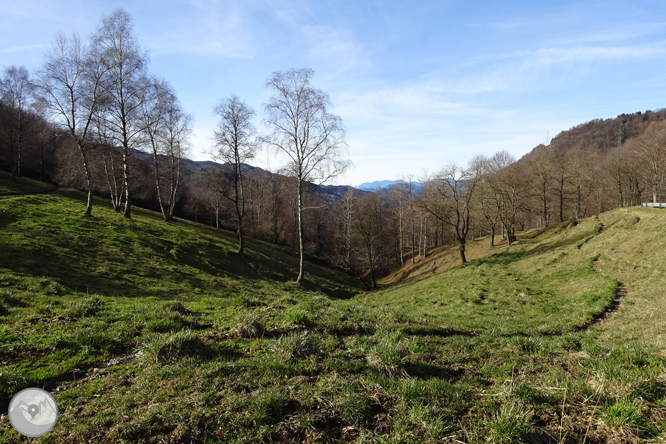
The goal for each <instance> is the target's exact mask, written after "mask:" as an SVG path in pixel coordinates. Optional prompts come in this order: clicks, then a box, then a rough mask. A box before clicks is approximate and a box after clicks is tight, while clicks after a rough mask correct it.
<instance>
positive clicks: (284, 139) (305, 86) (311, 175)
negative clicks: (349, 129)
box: [265, 69, 349, 283]
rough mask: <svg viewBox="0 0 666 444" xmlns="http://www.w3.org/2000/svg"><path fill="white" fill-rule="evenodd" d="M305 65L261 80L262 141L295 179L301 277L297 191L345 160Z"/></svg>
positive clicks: (332, 119) (335, 120) (340, 133)
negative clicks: (265, 131) (264, 98)
mask: <svg viewBox="0 0 666 444" xmlns="http://www.w3.org/2000/svg"><path fill="white" fill-rule="evenodd" d="M313 75H314V72H313V71H312V70H311V69H298V70H296V69H291V70H289V71H287V72H276V73H273V74H272V75H271V76H270V77H269V79H268V82H267V84H266V86H267V87H268V88H269V89H270V90H271V91H272V93H273V95H272V96H271V98H270V100H269V101H268V103H267V104H266V106H265V112H266V118H265V123H266V124H267V125H268V127H269V129H270V133H269V135H268V137H266V138H265V142H266V144H267V145H268V146H272V147H274V148H275V149H276V150H277V151H279V152H282V153H284V154H285V155H286V156H287V157H288V158H289V165H288V169H289V172H290V174H291V175H292V176H293V177H294V178H295V179H296V187H297V199H298V237H299V250H300V271H299V274H298V278H297V279H296V282H299V283H300V282H301V280H302V279H303V209H304V208H303V192H304V191H305V186H306V184H307V183H314V184H322V183H324V182H326V181H327V180H329V179H331V178H332V177H335V176H337V175H339V174H341V173H342V172H343V171H344V170H345V169H346V168H347V167H348V166H349V161H348V160H347V159H346V158H344V157H343V153H344V151H345V148H346V147H347V144H346V143H345V140H344V136H345V130H344V127H343V126H342V120H341V119H340V117H338V116H336V115H333V114H330V113H329V112H328V109H327V108H329V107H330V106H331V100H330V98H329V97H328V95H327V94H324V93H323V92H322V91H320V90H318V89H314V88H313V87H312V86H311V85H310V79H311V78H312V76H313Z"/></svg>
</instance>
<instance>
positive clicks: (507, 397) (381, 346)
mask: <svg viewBox="0 0 666 444" xmlns="http://www.w3.org/2000/svg"><path fill="white" fill-rule="evenodd" d="M7 183H9V185H6V184H7ZM0 185H1V186H2V187H3V188H2V190H3V193H5V188H4V187H8V188H7V189H6V194H12V193H14V194H20V192H21V191H22V190H21V189H12V186H13V185H12V183H11V182H7V181H0ZM23 192H26V191H25V190H23ZM28 192H29V191H28ZM95 204H96V207H95V208H94V209H93V215H94V217H92V218H84V217H83V211H84V208H85V196H84V195H83V194H82V193H78V192H73V191H63V192H58V193H49V194H41V195H31V196H24V197H20V198H18V199H11V200H4V201H0V406H1V407H2V412H3V413H4V415H3V417H2V419H1V420H0V441H2V442H23V441H22V438H21V437H20V435H18V433H16V432H15V431H14V430H13V429H12V428H11V426H10V424H9V421H8V419H7V417H6V409H7V405H8V402H9V400H10V399H11V397H12V396H13V394H15V393H16V392H18V391H19V390H21V389H23V388H26V387H42V388H45V389H46V390H49V391H51V392H52V393H53V394H54V396H55V398H56V401H57V402H58V406H59V409H60V417H59V420H58V423H57V425H56V427H55V428H54V429H53V430H52V431H51V432H49V433H48V434H47V435H46V436H44V437H42V438H35V439H32V442H49V443H52V442H53V443H72V442H74V443H78V442H81V443H83V442H95V443H123V442H124V443H135V442H142V443H176V442H211V443H218V442H219V443H258V442H265V443H269V442H281V443H303V442H306V443H336V442H340V443H342V442H350V443H351V442H353V443H361V442H363V443H365V442H368V443H457V442H464V443H482V442H483V443H486V442H498V443H510V442H533V443H550V442H552V443H577V442H587V443H605V442H618V443H619V442H664V441H665V440H666V433H665V432H664V430H665V429H666V310H664V307H665V306H666V291H664V284H665V283H666V261H665V260H664V257H665V256H664V253H663V252H664V251H666V237H665V236H664V235H663V234H664V233H665V232H666V212H661V211H659V210H651V209H636V208H633V209H621V210H616V211H613V212H609V213H606V214H602V215H601V216H600V217H599V218H598V219H595V218H589V219H585V220H581V221H578V222H577V223H572V222H567V223H564V224H560V225H556V226H553V227H550V228H548V229H545V230H533V231H530V232H527V233H523V234H522V236H521V235H519V241H518V242H517V243H516V244H514V245H511V246H506V245H501V246H498V247H495V248H492V249H491V248H489V247H487V245H486V244H487V243H488V239H481V240H478V241H476V242H472V245H471V249H472V250H473V251H475V253H474V254H472V256H471V257H473V258H474V259H473V260H471V261H470V262H469V263H468V264H466V265H464V266H460V265H457V264H458V262H457V261H456V260H455V257H456V256H455V255H456V254H457V253H456V252H455V250H447V249H441V250H437V251H434V252H432V253H431V257H429V258H426V259H425V260H423V261H422V262H420V263H418V264H416V265H409V264H408V265H406V266H405V268H404V269H402V270H398V271H397V272H396V273H395V274H393V275H392V276H389V277H388V278H387V279H386V280H385V281H384V282H383V283H382V285H381V286H380V289H379V290H378V291H374V292H363V289H362V288H361V287H362V286H361V285H359V283H358V281H357V280H355V279H353V278H351V277H349V276H347V275H345V274H343V273H340V272H337V271H334V270H331V269H327V268H323V267H320V266H317V265H314V264H308V265H307V267H306V271H307V272H308V273H309V274H308V282H307V283H306V284H305V285H302V286H301V287H297V286H295V285H294V283H293V279H294V278H295V276H296V274H297V270H298V258H297V254H296V253H295V252H293V251H291V250H289V249H285V248H280V247H276V246H272V245H269V244H265V243H262V242H258V241H253V240H248V244H247V254H246V255H245V256H238V255H237V254H235V245H234V240H235V239H234V237H233V235H231V234H229V233H226V232H224V231H220V230H214V229H211V228H207V227H203V226H200V225H197V224H193V223H189V222H185V221H175V222H173V223H170V224H166V223H164V222H162V221H161V217H160V216H159V214H156V213H152V212H149V211H145V210H140V209H136V210H135V211H134V213H133V219H132V220H130V221H127V220H123V218H122V215H121V214H118V213H114V212H113V211H112V210H111V209H109V208H108V207H109V205H108V204H107V202H106V201H103V200H96V201H95Z"/></svg>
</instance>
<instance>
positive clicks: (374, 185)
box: [355, 180, 421, 191]
mask: <svg viewBox="0 0 666 444" xmlns="http://www.w3.org/2000/svg"><path fill="white" fill-rule="evenodd" d="M399 183H406V182H405V181H404V180H375V181H374V182H365V183H362V184H361V185H359V186H357V187H355V188H356V189H357V190H363V191H377V190H385V189H387V188H390V187H392V186H393V185H397V184H399ZM412 185H413V186H414V188H415V189H417V190H420V189H421V184H420V183H419V182H412Z"/></svg>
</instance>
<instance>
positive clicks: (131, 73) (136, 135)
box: [93, 9, 148, 218]
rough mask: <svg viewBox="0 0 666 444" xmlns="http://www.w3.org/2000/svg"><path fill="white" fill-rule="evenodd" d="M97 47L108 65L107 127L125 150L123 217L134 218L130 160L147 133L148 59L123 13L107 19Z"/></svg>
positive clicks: (116, 13)
mask: <svg viewBox="0 0 666 444" xmlns="http://www.w3.org/2000/svg"><path fill="white" fill-rule="evenodd" d="M93 42H94V45H95V46H96V47H97V48H98V51H99V52H100V54H101V56H102V58H103V60H104V63H105V71H106V73H105V75H104V77H103V80H104V83H103V85H104V99H105V101H104V104H105V108H104V113H103V114H102V116H103V118H104V119H105V120H106V122H105V125H106V126H107V128H108V129H109V133H110V134H111V135H112V140H113V144H114V145H117V146H119V147H121V148H122V159H123V187H124V190H125V209H124V211H123V216H124V217H125V218H130V217H131V211H132V199H131V194H130V157H131V156H132V149H136V148H138V145H139V143H140V142H139V139H140V136H141V135H142V132H143V129H144V128H143V126H142V122H141V118H140V108H141V104H142V102H143V100H145V94H144V88H146V87H147V86H148V82H146V81H145V80H144V79H145V76H146V71H145V66H146V62H147V57H146V55H145V54H143V53H142V52H141V50H140V48H139V44H138V41H137V39H136V37H135V36H134V33H133V24H132V18H131V17H130V15H129V14H128V13H127V12H126V11H125V10H123V9H117V10H116V11H115V12H113V13H112V14H111V15H108V16H104V17H103V18H102V23H101V25H100V27H99V28H98V30H97V32H96V34H95V35H94V36H93Z"/></svg>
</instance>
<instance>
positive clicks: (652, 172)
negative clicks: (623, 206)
mask: <svg viewBox="0 0 666 444" xmlns="http://www.w3.org/2000/svg"><path fill="white" fill-rule="evenodd" d="M630 149H631V152H632V154H633V156H634V157H635V158H636V160H637V161H638V166H639V168H640V169H641V170H642V172H643V176H644V177H645V184H646V186H647V188H648V190H649V192H650V194H651V195H652V202H654V203H656V202H657V201H658V197H659V193H660V192H661V190H662V188H663V186H664V182H666V127H665V126H664V125H662V124H657V123H651V124H650V126H648V128H647V129H646V130H645V132H644V133H643V134H641V135H640V136H639V137H638V138H637V139H636V140H635V141H632V143H631V144H630Z"/></svg>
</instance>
